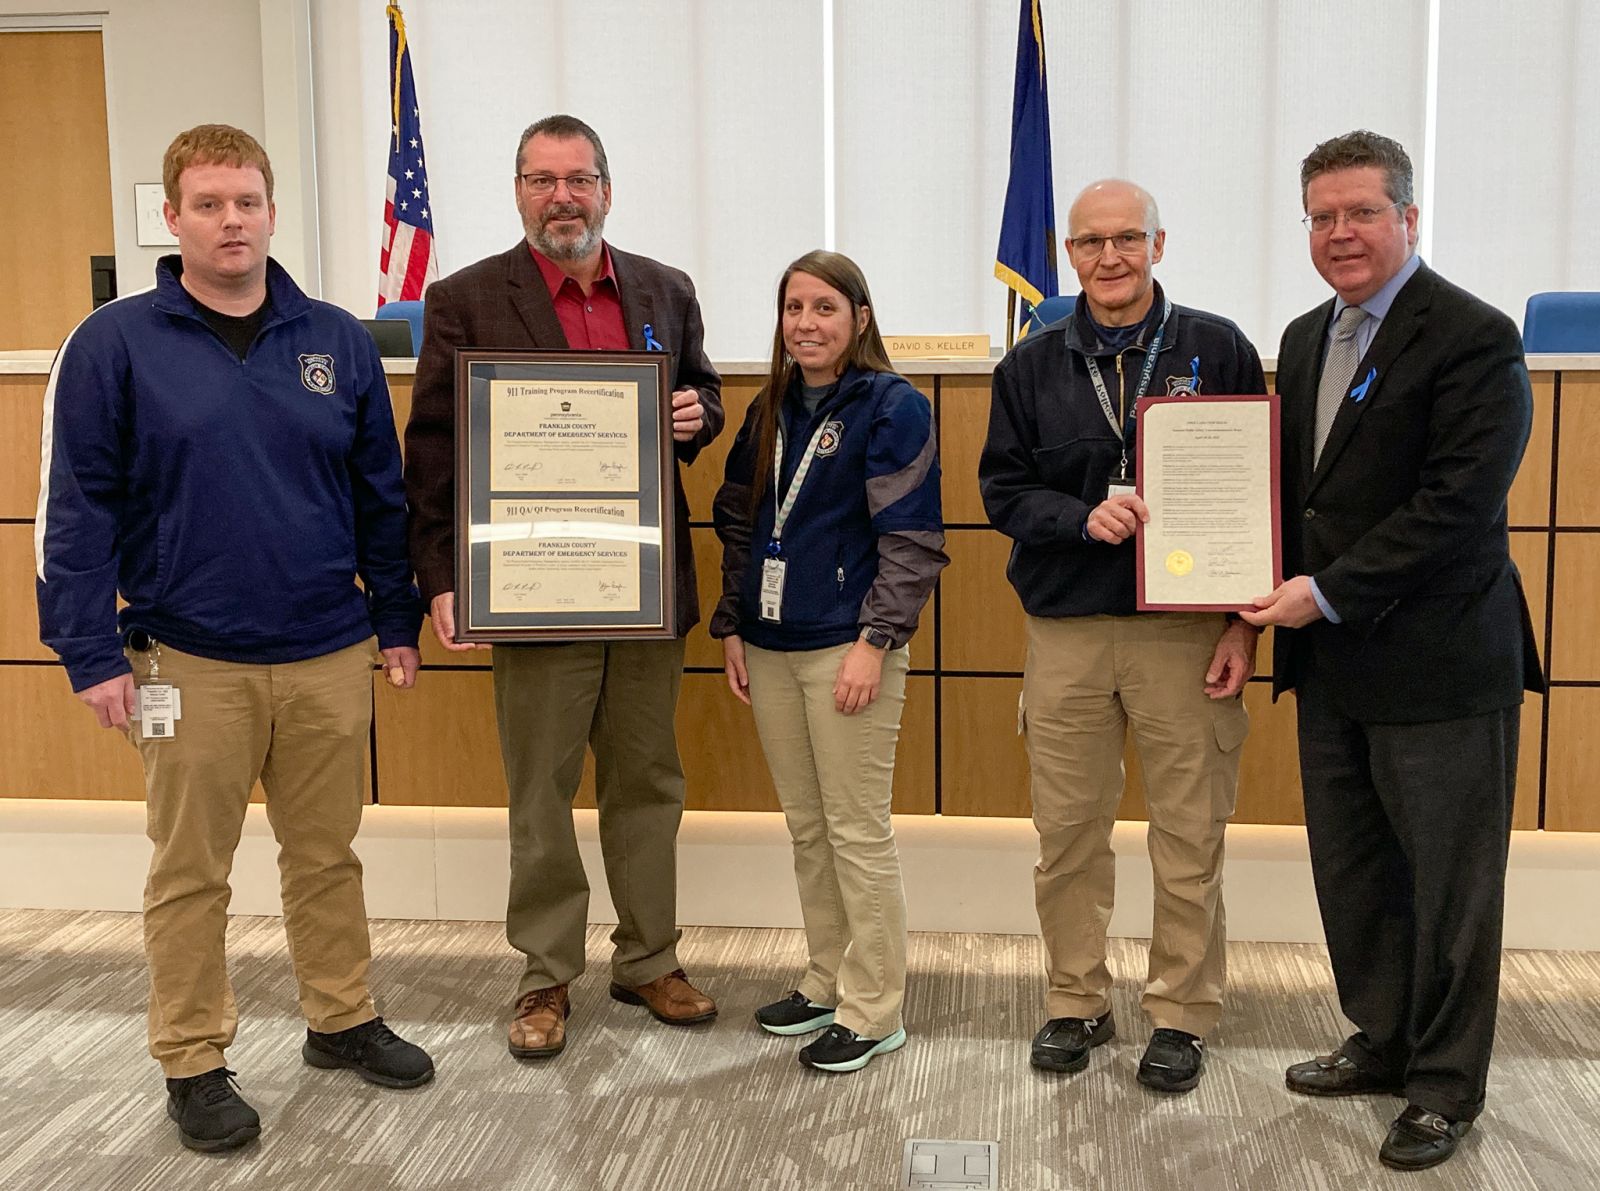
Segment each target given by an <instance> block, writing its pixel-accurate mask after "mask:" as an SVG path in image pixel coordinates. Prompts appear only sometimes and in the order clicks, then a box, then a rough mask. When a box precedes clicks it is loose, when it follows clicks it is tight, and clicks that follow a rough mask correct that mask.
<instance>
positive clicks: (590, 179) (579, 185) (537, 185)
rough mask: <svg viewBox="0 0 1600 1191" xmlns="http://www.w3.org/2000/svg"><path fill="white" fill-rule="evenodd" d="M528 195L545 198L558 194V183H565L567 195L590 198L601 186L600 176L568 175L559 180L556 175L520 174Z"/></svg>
mask: <svg viewBox="0 0 1600 1191" xmlns="http://www.w3.org/2000/svg"><path fill="white" fill-rule="evenodd" d="M517 177H519V178H521V179H522V184H523V185H524V186H526V187H527V188H528V193H529V194H532V195H535V196H537V197H539V198H543V197H544V196H545V195H547V194H554V193H555V192H556V183H557V182H565V183H566V184H567V193H568V194H570V195H572V196H573V197H574V198H588V197H589V196H590V195H591V194H593V193H594V192H595V190H596V189H597V188H598V187H599V185H600V175H599V174H568V175H567V176H566V177H565V178H558V177H556V176H555V175H554V174H518V175H517Z"/></svg>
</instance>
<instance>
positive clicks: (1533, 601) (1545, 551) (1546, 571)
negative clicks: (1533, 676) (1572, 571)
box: [1511, 533, 1550, 660]
mask: <svg viewBox="0 0 1600 1191" xmlns="http://www.w3.org/2000/svg"><path fill="white" fill-rule="evenodd" d="M1511 561H1512V562H1514V563H1515V564H1516V566H1517V573H1518V574H1520V575H1521V576H1522V592H1523V594H1524V595H1525V596H1527V598H1528V613H1529V615H1530V616H1532V617H1533V635H1534V636H1535V637H1536V638H1537V639H1538V642H1539V657H1540V659H1541V660H1543V658H1544V618H1545V612H1546V609H1547V607H1548V605H1549V602H1550V535H1549V534H1548V533H1513V534H1512V535H1511Z"/></svg>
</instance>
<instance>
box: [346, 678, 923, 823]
mask: <svg viewBox="0 0 1600 1191" xmlns="http://www.w3.org/2000/svg"><path fill="white" fill-rule="evenodd" d="M374 698H375V701H376V717H377V734H378V782H379V788H380V790H381V791H382V800H383V801H384V802H385V803H391V804H394V805H397V806H505V805H506V801H507V797H508V795H507V791H506V780H505V770H504V768H503V766H502V764H501V760H500V737H499V732H498V729H497V728H496V727H495V718H494V685H493V679H492V676H491V675H490V674H488V673H484V672H476V671H433V672H431V673H428V674H424V675H423V676H422V678H421V679H420V680H419V681H418V683H417V686H416V687H415V689H413V690H410V691H396V690H393V689H392V688H390V687H389V686H388V684H387V683H385V682H383V681H382V680H381V679H375V680H374ZM677 730H678V750H679V753H680V755H681V756H682V759H683V768H684V778H685V780H686V783H687V797H686V803H685V805H686V806H687V807H688V808H689V809H690V810H741V811H755V810H777V809H778V801H777V795H776V794H775V793H774V791H773V788H772V779H771V777H770V776H769V775H768V772H767V764H766V759H765V757H763V755H762V753H761V743H760V740H759V739H758V738H757V736H756V730H755V720H754V718H753V717H752V716H751V714H750V709H749V708H748V707H746V706H745V705H744V704H743V703H740V702H739V701H738V700H737V699H735V698H734V697H733V693H732V692H731V691H729V690H728V688H727V684H726V683H725V682H724V680H723V678H722V676H721V675H720V674H685V675H684V676H683V688H682V691H681V693H680V695H679V698H678V712H677ZM933 738H934V732H933V679H931V678H926V677H915V678H912V679H911V680H910V681H909V682H908V683H907V687H906V708H905V712H904V715H903V718H902V721H901V731H900V746H899V749H898V751H897V758H896V760H897V763H896V766H895V785H894V803H893V805H894V810H895V812H896V813H898V814H931V813H932V812H933V802H934V779H933ZM446 741H448V742H450V743H449V744H448V745H446V744H445V742H446ZM574 805H576V806H580V807H592V806H594V758H593V756H592V755H589V754H585V757H584V766H583V777H582V780H581V782H580V784H579V787H578V796H577V799H576V801H575V803H574Z"/></svg>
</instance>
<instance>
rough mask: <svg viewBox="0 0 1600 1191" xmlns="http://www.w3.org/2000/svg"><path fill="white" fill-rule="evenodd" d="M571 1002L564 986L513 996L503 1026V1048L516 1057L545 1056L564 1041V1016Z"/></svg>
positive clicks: (558, 1052)
mask: <svg viewBox="0 0 1600 1191" xmlns="http://www.w3.org/2000/svg"><path fill="white" fill-rule="evenodd" d="M571 1016H572V1002H571V1001H569V1000H567V986H566V985H565V984H557V985H554V986H553V987H551V988H536V989H534V990H533V991H532V992H530V993H524V994H523V995H522V996H521V997H519V998H518V999H517V1007H516V1008H515V1009H513V1010H512V1013H511V1025H510V1027H509V1028H508V1029H507V1031H506V1034H507V1049H508V1050H510V1051H511V1053H512V1054H513V1055H515V1056H516V1057H517V1058H519V1059H548V1058H551V1057H552V1056H554V1055H558V1054H560V1053H561V1051H562V1048H563V1047H565V1046H566V1045H567V1018H569V1017H571Z"/></svg>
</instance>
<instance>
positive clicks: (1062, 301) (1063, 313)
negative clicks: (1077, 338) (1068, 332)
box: [1028, 297, 1078, 333]
mask: <svg viewBox="0 0 1600 1191" xmlns="http://www.w3.org/2000/svg"><path fill="white" fill-rule="evenodd" d="M1077 304H1078V299H1077V298H1076V297H1072V298H1067V297H1055V298H1046V299H1045V300H1044V301H1043V302H1040V303H1039V304H1038V305H1037V306H1035V307H1034V308H1033V313H1032V314H1030V315H1028V331H1029V333H1032V332H1034V331H1037V330H1038V329H1039V328H1040V327H1048V326H1049V325H1050V324H1051V323H1058V322H1060V321H1061V320H1062V319H1064V318H1066V317H1067V315H1069V314H1071V313H1072V310H1073V307H1075V306H1076V305H1077Z"/></svg>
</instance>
